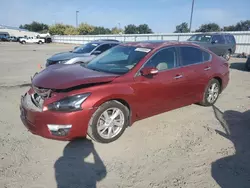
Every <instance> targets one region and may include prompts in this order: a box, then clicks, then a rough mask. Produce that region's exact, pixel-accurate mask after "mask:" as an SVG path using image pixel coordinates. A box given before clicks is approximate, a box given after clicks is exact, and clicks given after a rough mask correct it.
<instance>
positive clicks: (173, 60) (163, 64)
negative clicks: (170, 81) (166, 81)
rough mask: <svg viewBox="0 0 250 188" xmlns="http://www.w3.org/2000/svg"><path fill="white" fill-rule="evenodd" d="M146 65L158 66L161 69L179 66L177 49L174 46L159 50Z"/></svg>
mask: <svg viewBox="0 0 250 188" xmlns="http://www.w3.org/2000/svg"><path fill="white" fill-rule="evenodd" d="M144 67H153V68H157V69H158V70H159V71H163V70H169V69H173V68H175V67H177V51H176V49H175V48H174V47H170V48H166V49H163V50H160V51H159V52H157V53H156V54H155V55H154V56H153V57H152V58H151V59H150V60H149V61H148V62H147V63H146V64H145V66H144Z"/></svg>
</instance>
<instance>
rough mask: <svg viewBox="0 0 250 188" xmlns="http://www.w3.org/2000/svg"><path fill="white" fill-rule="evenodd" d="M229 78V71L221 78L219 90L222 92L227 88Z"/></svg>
mask: <svg viewBox="0 0 250 188" xmlns="http://www.w3.org/2000/svg"><path fill="white" fill-rule="evenodd" d="M229 77H230V73H229V71H228V72H227V73H225V74H224V75H223V77H222V88H221V90H222V91H223V90H224V89H226V87H227V86H228V83H229V80H230V78H229Z"/></svg>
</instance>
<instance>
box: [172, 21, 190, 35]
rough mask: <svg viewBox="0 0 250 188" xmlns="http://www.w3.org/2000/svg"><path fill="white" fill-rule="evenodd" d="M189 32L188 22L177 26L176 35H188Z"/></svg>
mask: <svg viewBox="0 0 250 188" xmlns="http://www.w3.org/2000/svg"><path fill="white" fill-rule="evenodd" d="M188 32H189V29H188V23H187V22H183V23H181V24H180V25H177V26H176V29H175V33H188Z"/></svg>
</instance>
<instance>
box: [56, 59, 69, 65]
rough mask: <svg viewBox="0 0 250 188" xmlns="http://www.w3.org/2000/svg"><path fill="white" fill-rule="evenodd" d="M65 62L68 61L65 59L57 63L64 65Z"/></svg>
mask: <svg viewBox="0 0 250 188" xmlns="http://www.w3.org/2000/svg"><path fill="white" fill-rule="evenodd" d="M67 61H68V59H67V60H62V61H58V63H59V64H64V63H66V62H67Z"/></svg>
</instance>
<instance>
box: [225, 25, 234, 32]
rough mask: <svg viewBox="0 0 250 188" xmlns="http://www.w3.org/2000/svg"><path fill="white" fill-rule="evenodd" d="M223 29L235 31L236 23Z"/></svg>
mask: <svg viewBox="0 0 250 188" xmlns="http://www.w3.org/2000/svg"><path fill="white" fill-rule="evenodd" d="M222 30H223V31H235V25H230V26H225V27H223V29H222Z"/></svg>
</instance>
